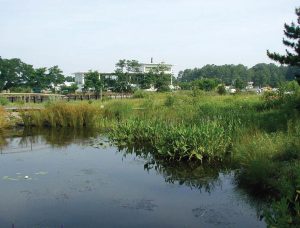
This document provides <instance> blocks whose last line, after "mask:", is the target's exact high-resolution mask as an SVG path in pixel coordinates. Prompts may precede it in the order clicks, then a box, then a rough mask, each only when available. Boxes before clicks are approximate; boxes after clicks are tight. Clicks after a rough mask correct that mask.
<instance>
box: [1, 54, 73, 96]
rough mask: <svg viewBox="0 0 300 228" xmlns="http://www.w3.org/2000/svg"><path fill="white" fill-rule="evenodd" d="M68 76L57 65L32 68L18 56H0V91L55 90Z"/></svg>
mask: <svg viewBox="0 0 300 228" xmlns="http://www.w3.org/2000/svg"><path fill="white" fill-rule="evenodd" d="M68 79H69V80H70V78H68V77H65V76H64V75H63V72H62V70H61V69H59V67H58V66H53V67H50V68H46V67H40V68H34V67H33V66H32V65H30V64H27V63H24V62H22V61H21V60H20V59H18V58H13V59H4V58H1V57H0V91H2V90H11V91H13V92H21V91H22V92H24V91H26V92H31V90H33V91H34V92H40V91H41V90H43V89H52V90H55V87H56V86H57V85H59V84H62V83H64V82H65V81H66V80H68Z"/></svg>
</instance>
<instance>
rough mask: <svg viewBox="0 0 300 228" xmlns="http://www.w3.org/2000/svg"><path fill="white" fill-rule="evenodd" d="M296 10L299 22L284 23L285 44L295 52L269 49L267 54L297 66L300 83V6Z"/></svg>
mask: <svg viewBox="0 0 300 228" xmlns="http://www.w3.org/2000/svg"><path fill="white" fill-rule="evenodd" d="M295 11H296V15H297V16H298V21H297V22H298V23H297V24H295V23H293V22H292V23H291V25H288V24H284V35H285V36H286V38H287V39H285V38H283V44H284V45H285V46H287V47H289V48H291V49H293V52H290V51H289V50H287V49H286V55H281V54H278V53H271V52H269V50H268V51H267V55H268V56H269V58H271V59H273V60H275V61H276V62H279V63H281V64H286V65H290V66H295V67H297V68H298V70H297V72H296V73H295V78H296V80H297V82H298V83H299V85H300V7H299V8H296V10H295Z"/></svg>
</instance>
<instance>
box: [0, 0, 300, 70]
mask: <svg viewBox="0 0 300 228" xmlns="http://www.w3.org/2000/svg"><path fill="white" fill-rule="evenodd" d="M297 6H300V4H299V2H298V1H296V0H106V1H104V0H0V56H2V58H13V57H17V58H21V59H22V60H23V61H24V62H26V63H30V64H33V65H34V66H35V67H42V66H47V67H49V66H53V65H58V66H59V67H60V68H61V69H63V70H64V72H65V73H67V74H68V73H72V72H76V71H86V70H89V69H93V70H100V71H105V72H108V71H113V70H114V65H115V63H116V62H117V61H118V60H119V59H123V58H125V59H137V60H139V61H140V62H149V61H150V58H151V57H153V58H154V61H155V62H158V61H165V62H167V63H171V64H174V65H175V71H176V72H177V71H179V70H183V69H185V68H194V67H202V66H203V65H205V64H216V65H221V64H239V63H242V64H244V65H247V66H253V65H255V64H256V63H260V62H267V63H268V62H271V61H270V60H269V59H268V58H267V56H266V50H267V49H270V50H272V51H279V52H283V51H284V47H283V45H282V38H283V24H284V22H288V23H290V22H292V21H295V22H296V15H295V14H294V10H295V8H296V7H297Z"/></svg>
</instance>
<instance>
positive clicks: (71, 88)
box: [60, 83, 78, 94]
mask: <svg viewBox="0 0 300 228" xmlns="http://www.w3.org/2000/svg"><path fill="white" fill-rule="evenodd" d="M77 89H78V85H77V84H75V83H74V84H72V85H70V86H66V85H63V86H61V88H60V91H61V92H62V93H63V94H69V93H75V92H76V90H77Z"/></svg>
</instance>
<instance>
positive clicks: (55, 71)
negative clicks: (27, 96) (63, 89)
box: [46, 66, 65, 88]
mask: <svg viewBox="0 0 300 228" xmlns="http://www.w3.org/2000/svg"><path fill="white" fill-rule="evenodd" d="M46 78H47V79H46V80H47V85H48V87H50V88H53V87H55V86H57V85H59V84H62V83H64V82H65V76H64V75H63V72H62V70H61V69H59V67H58V66H53V67H50V68H49V69H48V73H47V75H46Z"/></svg>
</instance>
